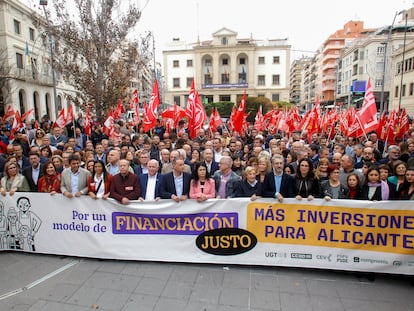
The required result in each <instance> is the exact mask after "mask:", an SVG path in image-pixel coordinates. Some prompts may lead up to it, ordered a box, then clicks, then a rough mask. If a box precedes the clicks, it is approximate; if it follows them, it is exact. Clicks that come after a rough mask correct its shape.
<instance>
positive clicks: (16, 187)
mask: <svg viewBox="0 0 414 311" xmlns="http://www.w3.org/2000/svg"><path fill="white" fill-rule="evenodd" d="M0 184H1V187H0V193H1V194H2V195H3V196H6V193H7V192H8V193H9V194H10V195H11V196H12V195H13V194H14V193H15V192H29V191H30V186H29V183H28V182H27V179H26V177H24V176H23V175H22V174H20V172H19V165H18V164H17V162H13V161H7V162H6V164H5V165H4V174H3V177H2V178H1V181H0Z"/></svg>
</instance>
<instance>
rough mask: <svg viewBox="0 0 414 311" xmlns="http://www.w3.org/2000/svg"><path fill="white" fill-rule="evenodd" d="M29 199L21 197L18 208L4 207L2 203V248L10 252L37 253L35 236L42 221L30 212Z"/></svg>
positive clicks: (0, 244) (0, 225)
mask: <svg viewBox="0 0 414 311" xmlns="http://www.w3.org/2000/svg"><path fill="white" fill-rule="evenodd" d="M30 208H31V204H30V199H29V198H28V197H20V198H18V199H17V201H16V207H14V206H8V207H7V209H6V208H5V206H4V203H3V201H0V248H1V249H10V250H24V251H28V252H34V251H36V247H35V235H36V232H38V231H39V228H40V226H41V224H42V220H41V219H40V218H39V216H37V215H36V214H35V213H34V212H32V211H31V210H30Z"/></svg>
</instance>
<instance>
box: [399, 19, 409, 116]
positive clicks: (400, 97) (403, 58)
mask: <svg viewBox="0 0 414 311" xmlns="http://www.w3.org/2000/svg"><path fill="white" fill-rule="evenodd" d="M407 22H408V14H407V13H405V27H404V42H403V53H402V62H401V81H400V95H399V98H398V113H400V111H401V100H402V91H403V79H404V63H405V45H406V43H407Z"/></svg>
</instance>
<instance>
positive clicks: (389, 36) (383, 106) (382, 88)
mask: <svg viewBox="0 0 414 311" xmlns="http://www.w3.org/2000/svg"><path fill="white" fill-rule="evenodd" d="M402 12H403V11H401V12H395V15H394V19H393V20H392V24H391V26H390V29H389V30H388V37H387V41H385V42H383V43H382V44H383V45H384V61H383V64H384V65H383V67H382V85H381V101H380V115H381V114H382V112H383V111H384V110H387V109H386V108H385V105H384V88H385V71H386V68H387V50H388V45H389V43H390V41H391V34H392V29H393V28H394V23H395V19H396V17H397V15H400V14H401V13H402Z"/></svg>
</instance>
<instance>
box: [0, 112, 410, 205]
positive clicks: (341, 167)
mask: <svg viewBox="0 0 414 311" xmlns="http://www.w3.org/2000/svg"><path fill="white" fill-rule="evenodd" d="M1 123H2V124H1V125H0V126H1V127H0V128H1V138H2V139H1V142H0V172H2V177H1V187H0V193H1V194H2V195H3V196H5V195H7V194H9V195H13V194H14V193H15V192H19V191H30V192H44V193H50V194H51V195H56V194H59V193H60V194H63V195H64V196H65V197H67V198H73V197H79V196H81V195H89V196H90V197H91V198H92V199H106V198H113V199H115V200H117V201H119V202H120V203H122V204H129V202H130V201H132V200H138V201H144V200H150V201H154V200H155V201H157V200H160V199H172V200H174V201H176V202H180V201H183V200H186V199H194V200H196V201H198V202H203V201H206V200H208V199H212V198H217V199H225V198H233V197H249V198H250V199H251V200H256V199H257V198H260V197H265V198H274V199H275V200H277V201H278V202H283V200H284V198H296V199H297V200H312V199H314V198H321V199H325V200H328V201H329V200H332V199H360V200H371V201H381V200H414V129H413V128H411V129H410V131H409V132H408V133H407V135H406V137H405V139H404V140H403V141H401V142H399V144H393V145H386V142H383V141H381V140H379V139H378V136H377V134H376V133H374V132H373V133H369V134H368V135H367V136H366V137H364V138H362V139H356V138H352V137H345V136H343V135H341V134H340V133H337V134H336V135H335V137H334V139H332V140H330V139H328V138H327V137H326V136H324V135H321V134H319V133H313V134H312V135H311V136H308V135H307V133H305V132H301V131H295V132H293V133H289V135H282V134H280V133H276V134H270V133H267V132H265V131H258V130H257V129H255V128H253V127H249V128H248V129H247V130H246V131H245V132H244V133H242V134H241V135H239V134H238V133H232V132H231V131H229V130H228V129H227V128H226V127H221V128H219V129H218V130H217V131H216V132H214V133H213V132H211V131H208V130H207V131H206V130H204V129H199V130H198V133H197V137H195V138H194V139H190V138H189V132H188V129H187V128H186V123H185V121H183V120H182V121H180V122H179V125H178V127H177V129H174V130H172V131H171V132H167V131H166V129H165V127H164V126H163V125H162V122H161V121H159V122H158V123H157V125H156V126H155V127H154V128H153V129H152V130H151V132H150V133H144V132H143V130H142V127H134V126H131V125H129V124H128V122H124V121H121V120H120V121H118V122H116V124H115V126H114V133H113V135H111V137H108V136H106V135H104V134H103V132H102V129H101V126H100V125H99V124H95V125H94V126H93V131H92V134H91V135H90V137H88V136H86V135H85V134H84V128H83V126H84V122H83V117H82V114H79V116H78V118H77V119H76V122H74V123H73V124H70V125H68V126H67V127H66V128H63V129H62V128H59V127H53V126H52V122H51V121H50V120H48V118H47V116H45V117H44V118H43V119H42V120H41V123H40V127H39V128H35V127H34V122H28V123H27V124H26V127H25V129H23V130H21V131H19V132H16V133H14V138H13V139H12V140H11V139H10V127H11V126H10V122H5V121H2V122H1Z"/></svg>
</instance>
